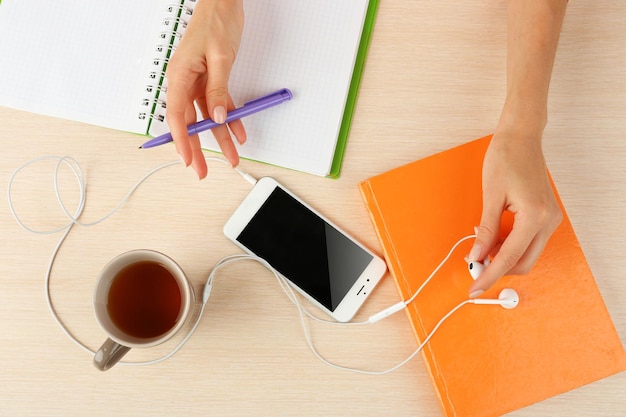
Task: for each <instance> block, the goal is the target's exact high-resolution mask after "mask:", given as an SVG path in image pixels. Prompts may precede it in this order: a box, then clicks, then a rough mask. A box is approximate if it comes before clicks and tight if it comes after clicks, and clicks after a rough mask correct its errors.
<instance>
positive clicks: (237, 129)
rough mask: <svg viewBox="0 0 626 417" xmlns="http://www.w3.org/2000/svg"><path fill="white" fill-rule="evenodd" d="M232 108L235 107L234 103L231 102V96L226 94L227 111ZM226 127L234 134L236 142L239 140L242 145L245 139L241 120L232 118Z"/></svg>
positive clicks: (245, 135) (244, 130)
mask: <svg viewBox="0 0 626 417" xmlns="http://www.w3.org/2000/svg"><path fill="white" fill-rule="evenodd" d="M234 109H235V103H234V102H233V99H232V97H230V96H228V111H231V110H234ZM228 128H229V129H230V131H231V132H232V134H233V135H234V136H235V139H237V142H239V144H240V145H243V144H244V143H246V140H247V134H246V129H245V128H244V126H243V122H242V121H241V119H237V120H233V121H232V122H230V123H228Z"/></svg>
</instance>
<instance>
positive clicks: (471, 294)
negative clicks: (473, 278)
mask: <svg viewBox="0 0 626 417" xmlns="http://www.w3.org/2000/svg"><path fill="white" fill-rule="evenodd" d="M484 292H485V290H476V291H472V292H471V293H470V295H469V296H470V298H476V297H480V296H481V295H482V294H483V293H484Z"/></svg>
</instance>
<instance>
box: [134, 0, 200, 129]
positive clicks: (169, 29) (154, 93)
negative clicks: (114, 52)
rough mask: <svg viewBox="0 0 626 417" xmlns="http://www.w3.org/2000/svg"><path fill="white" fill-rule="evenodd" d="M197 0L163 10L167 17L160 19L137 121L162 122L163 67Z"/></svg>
mask: <svg viewBox="0 0 626 417" xmlns="http://www.w3.org/2000/svg"><path fill="white" fill-rule="evenodd" d="M196 1H197V0H183V1H181V3H180V4H170V5H168V6H167V7H166V8H165V12H166V13H167V16H165V17H164V18H163V20H162V25H163V26H164V28H165V30H163V31H162V32H161V33H160V34H159V38H158V39H160V41H161V42H160V43H159V44H157V46H156V50H155V52H156V53H155V55H156V56H155V58H154V59H153V60H152V65H153V66H154V67H155V68H154V70H152V71H150V72H149V73H148V78H149V80H150V81H151V83H150V84H147V85H146V87H145V93H146V97H144V98H143V100H142V101H141V103H140V106H141V108H142V110H141V111H140V112H139V114H138V118H139V119H140V120H146V119H150V120H156V121H160V122H163V121H164V120H165V108H166V106H167V103H166V97H165V96H166V94H167V85H166V82H167V80H166V74H165V68H166V67H167V64H168V63H169V60H170V57H171V56H172V54H173V53H174V51H175V50H176V46H177V44H178V42H179V41H180V39H181V38H182V35H183V32H184V31H185V29H186V28H187V25H188V23H189V19H190V17H191V15H192V14H193V9H194V7H195V4H196Z"/></svg>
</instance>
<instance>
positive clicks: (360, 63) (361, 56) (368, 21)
mask: <svg viewBox="0 0 626 417" xmlns="http://www.w3.org/2000/svg"><path fill="white" fill-rule="evenodd" d="M377 11H378V0H370V2H369V6H368V7H367V14H366V16H365V23H364V24H363V34H362V35H361V42H360V44H359V51H358V52H357V56H356V62H355V64H354V71H353V72H352V80H351V81H350V90H349V92H348V97H347V99H346V107H345V110H344V113H343V119H342V121H341V127H340V129H339V137H338V138H337V146H336V147H335V156H334V157H333V163H332V166H331V169H330V173H329V175H328V177H329V178H339V174H340V172H341V163H342V162H343V155H344V153H345V150H346V143H347V141H348V135H349V133H350V125H351V123H352V115H353V114H354V108H355V106H356V99H357V95H358V92H359V86H360V85H361V76H362V74H363V68H364V67H365V58H366V56H367V51H368V49H369V45H370V39H371V37H372V31H373V29H374V21H375V20H376V12H377Z"/></svg>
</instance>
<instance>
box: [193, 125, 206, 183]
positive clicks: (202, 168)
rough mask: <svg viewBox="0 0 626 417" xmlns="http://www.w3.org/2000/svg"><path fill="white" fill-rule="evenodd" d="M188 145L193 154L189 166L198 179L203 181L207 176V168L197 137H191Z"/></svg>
mask: <svg viewBox="0 0 626 417" xmlns="http://www.w3.org/2000/svg"><path fill="white" fill-rule="evenodd" d="M190 145H191V146H190V147H191V151H192V154H193V161H192V163H191V166H192V167H193V169H194V171H196V174H198V178H199V179H204V178H206V176H207V173H208V168H207V165H206V160H205V158H204V152H203V151H202V146H201V145H200V138H199V137H198V135H193V136H192V137H191V138H190Z"/></svg>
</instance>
